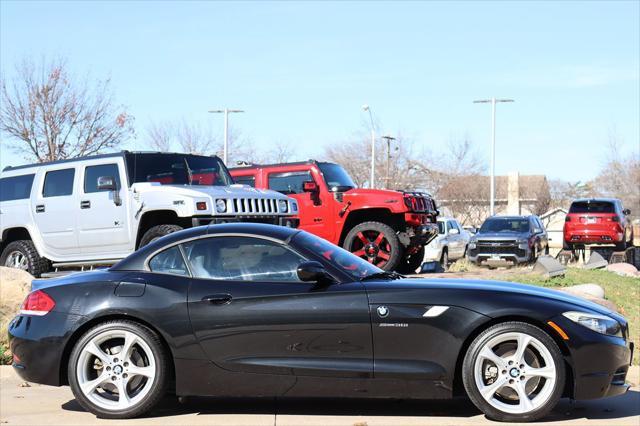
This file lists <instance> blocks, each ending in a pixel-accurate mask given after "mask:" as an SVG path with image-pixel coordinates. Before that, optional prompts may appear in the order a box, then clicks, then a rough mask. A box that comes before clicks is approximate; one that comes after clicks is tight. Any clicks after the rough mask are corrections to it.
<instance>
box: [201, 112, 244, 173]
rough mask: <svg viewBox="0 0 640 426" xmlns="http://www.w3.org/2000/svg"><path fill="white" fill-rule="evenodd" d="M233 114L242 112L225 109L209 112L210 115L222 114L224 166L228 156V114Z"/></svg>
mask: <svg viewBox="0 0 640 426" xmlns="http://www.w3.org/2000/svg"><path fill="white" fill-rule="evenodd" d="M233 112H244V111H243V110H241V109H229V108H225V109H215V110H210V111H209V113H211V114H221V113H224V146H223V149H222V161H223V162H224V164H225V165H226V164H227V159H228V158H227V157H228V155H229V114H230V113H233Z"/></svg>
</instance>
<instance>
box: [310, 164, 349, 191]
mask: <svg viewBox="0 0 640 426" xmlns="http://www.w3.org/2000/svg"><path fill="white" fill-rule="evenodd" d="M318 166H319V167H320V170H321V171H322V175H323V176H324V181H325V183H326V184H327V187H328V188H329V190H330V191H333V192H343V191H348V190H350V189H353V188H355V187H356V184H355V183H353V180H351V176H349V174H348V173H347V172H346V171H345V170H344V169H343V168H342V167H340V166H339V165H337V164H333V163H318Z"/></svg>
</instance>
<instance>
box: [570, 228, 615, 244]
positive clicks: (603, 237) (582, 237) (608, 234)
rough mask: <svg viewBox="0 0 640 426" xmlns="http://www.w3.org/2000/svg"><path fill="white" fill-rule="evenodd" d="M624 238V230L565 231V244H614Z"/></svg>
mask: <svg viewBox="0 0 640 426" xmlns="http://www.w3.org/2000/svg"><path fill="white" fill-rule="evenodd" d="M623 240H624V232H616V231H612V230H587V229H581V230H571V231H565V233H564V241H565V242H566V243H567V244H616V243H621V242H622V241H623Z"/></svg>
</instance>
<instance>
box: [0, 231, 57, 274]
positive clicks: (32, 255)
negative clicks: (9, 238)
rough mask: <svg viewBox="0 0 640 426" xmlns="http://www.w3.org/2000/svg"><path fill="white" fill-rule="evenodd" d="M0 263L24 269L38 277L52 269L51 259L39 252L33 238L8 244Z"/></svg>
mask: <svg viewBox="0 0 640 426" xmlns="http://www.w3.org/2000/svg"><path fill="white" fill-rule="evenodd" d="M0 265H2V266H6V267H8V268H16V269H22V270H23V271H27V272H28V273H30V274H31V275H33V276H34V277H36V278H38V277H40V275H41V274H42V273H44V272H47V271H49V269H50V264H49V261H48V260H47V259H45V258H44V257H41V256H40V255H39V254H38V250H36V246H35V245H34V244H33V241H31V240H18V241H13V242H10V243H9V244H7V246H6V247H5V248H4V250H3V251H2V256H0Z"/></svg>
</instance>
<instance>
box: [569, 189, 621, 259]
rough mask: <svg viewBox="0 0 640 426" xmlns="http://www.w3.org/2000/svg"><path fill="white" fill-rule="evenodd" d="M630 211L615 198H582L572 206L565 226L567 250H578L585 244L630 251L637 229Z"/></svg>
mask: <svg viewBox="0 0 640 426" xmlns="http://www.w3.org/2000/svg"><path fill="white" fill-rule="evenodd" d="M629 214H631V211H629V209H623V208H622V202H621V201H620V200H618V199H615V198H592V199H580V200H575V201H574V202H573V203H571V207H570V208H569V213H568V214H567V217H566V219H565V223H564V247H565V249H574V248H575V247H576V246H584V245H585V244H587V245H588V244H613V245H615V246H616V250H624V249H626V248H627V242H630V241H631V240H632V238H633V228H632V226H631V222H630V221H629V220H628V219H627V216H628V215H629Z"/></svg>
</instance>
